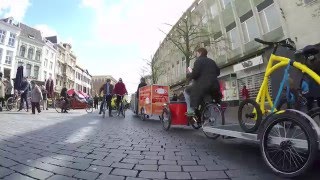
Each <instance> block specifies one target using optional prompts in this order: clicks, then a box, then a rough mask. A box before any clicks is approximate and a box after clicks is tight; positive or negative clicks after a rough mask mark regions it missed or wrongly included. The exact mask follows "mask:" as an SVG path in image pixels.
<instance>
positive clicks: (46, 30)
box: [34, 24, 58, 37]
mask: <svg viewBox="0 0 320 180" xmlns="http://www.w3.org/2000/svg"><path fill="white" fill-rule="evenodd" d="M34 28H35V29H38V30H39V31H41V33H42V35H43V36H44V37H48V36H55V35H57V34H58V33H57V31H56V30H55V29H53V28H51V27H49V26H48V25H47V24H37V25H35V26H34Z"/></svg>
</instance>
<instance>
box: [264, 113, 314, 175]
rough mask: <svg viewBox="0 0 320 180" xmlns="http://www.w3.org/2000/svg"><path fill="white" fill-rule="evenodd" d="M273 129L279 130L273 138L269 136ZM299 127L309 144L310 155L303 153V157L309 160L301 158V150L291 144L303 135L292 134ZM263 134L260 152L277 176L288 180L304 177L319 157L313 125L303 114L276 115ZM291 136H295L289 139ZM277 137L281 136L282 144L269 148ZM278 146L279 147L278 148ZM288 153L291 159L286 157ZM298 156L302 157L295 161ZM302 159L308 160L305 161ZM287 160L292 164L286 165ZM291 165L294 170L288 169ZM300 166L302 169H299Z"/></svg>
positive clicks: (265, 127)
mask: <svg viewBox="0 0 320 180" xmlns="http://www.w3.org/2000/svg"><path fill="white" fill-rule="evenodd" d="M285 122H290V123H288V124H286V123H285ZM281 123H283V125H282V126H281ZM278 124H279V125H278ZM286 125H290V126H289V127H287V126H286ZM292 125H293V126H294V130H293V129H292V128H291V126H292ZM273 127H276V129H277V130H276V132H278V133H275V132H274V133H273V134H274V135H273V136H269V135H271V134H272V132H273V131H272V130H273ZM279 127H280V128H282V129H284V131H281V129H280V130H279ZM297 127H298V128H299V131H301V132H302V133H303V134H305V136H306V137H305V138H306V142H307V143H308V144H307V145H306V147H308V150H307V152H308V154H306V153H303V155H304V156H307V158H305V157H303V156H300V155H301V154H300V155H299V154H298V153H299V152H300V153H301V150H299V151H296V150H295V148H294V147H292V146H294V143H293V144H291V143H292V142H291V141H293V140H294V139H298V137H299V136H300V134H301V135H302V133H300V134H299V132H298V134H299V136H294V135H295V134H294V133H292V134H291V133H290V132H291V131H294V132H296V130H297ZM286 129H288V130H286ZM290 130H291V131H290ZM281 132H284V133H281ZM261 133H262V136H261V137H262V139H261V141H260V150H261V153H262V157H263V160H264V162H265V163H266V165H267V166H268V167H269V168H270V169H271V170H272V171H273V172H274V173H276V174H277V175H280V176H282V177H286V178H290V177H296V176H299V175H302V174H303V173H305V172H306V171H307V170H308V168H309V167H310V166H311V165H312V164H313V162H314V161H315V159H316V157H317V152H318V143H317V139H318V137H317V134H316V132H315V131H314V129H313V128H312V125H311V124H310V123H309V122H308V119H307V118H306V117H305V116H304V115H302V114H299V113H296V112H292V111H285V112H283V113H279V114H274V115H273V116H272V117H271V118H270V119H268V121H266V123H265V124H264V128H263V129H262V132H261ZM290 134H291V136H293V137H292V138H289V135H290ZM276 135H278V136H279V137H278V139H280V140H281V142H280V143H278V142H277V143H276V144H274V145H273V146H272V147H269V148H268V143H269V144H272V143H271V142H272V140H271V139H272V137H275V136H276ZM280 136H285V137H286V138H281V137H280ZM303 139H304V138H303ZM276 146H279V147H278V148H277V147H276ZM287 149H289V150H287ZM291 149H293V150H291ZM278 152H282V153H283V164H285V165H282V166H279V165H278V164H279V162H280V161H279V159H280V158H279V156H280V155H281V153H278ZM286 152H289V153H290V158H288V157H287V156H286V155H285V153H286ZM296 154H297V155H298V156H300V157H299V158H298V159H295V158H297V155H296ZM291 155H292V157H291ZM293 155H295V157H293ZM302 157H303V158H304V159H306V160H305V161H304V159H302ZM285 160H289V161H290V163H288V162H287V163H284V162H285ZM291 160H293V161H294V163H291ZM297 162H298V163H300V164H301V165H300V164H297ZM280 163H281V162H280ZM291 164H294V165H295V167H294V168H293V169H292V168H288V167H286V166H291ZM298 165H299V166H301V167H298ZM286 168H287V169H286Z"/></svg>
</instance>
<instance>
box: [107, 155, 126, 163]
mask: <svg viewBox="0 0 320 180" xmlns="http://www.w3.org/2000/svg"><path fill="white" fill-rule="evenodd" d="M127 158H128V157H127ZM122 159H123V157H112V156H107V157H105V158H104V159H103V160H104V161H111V162H120V161H121V160H122ZM128 159H129V158H128Z"/></svg>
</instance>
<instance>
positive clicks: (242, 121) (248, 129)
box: [238, 99, 262, 133]
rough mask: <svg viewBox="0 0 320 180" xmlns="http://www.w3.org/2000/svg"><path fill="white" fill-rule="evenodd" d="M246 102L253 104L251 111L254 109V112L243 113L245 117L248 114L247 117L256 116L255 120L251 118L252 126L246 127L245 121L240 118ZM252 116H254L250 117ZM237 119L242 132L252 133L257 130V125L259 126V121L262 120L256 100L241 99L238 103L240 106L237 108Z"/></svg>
mask: <svg viewBox="0 0 320 180" xmlns="http://www.w3.org/2000/svg"><path fill="white" fill-rule="evenodd" d="M247 104H251V105H253V107H254V109H253V110H252V111H254V110H256V113H255V114H254V113H250V115H249V114H245V116H246V118H247V116H248V117H249V116H250V117H249V118H251V119H253V118H256V120H253V121H254V122H255V123H254V124H253V126H252V127H247V125H246V123H245V122H244V120H243V118H242V115H243V108H244V107H245V105H247ZM252 116H254V117H253V118H252ZM238 121H239V124H240V126H241V129H242V130H243V131H244V132H246V133H253V132H255V131H257V130H258V128H259V126H260V124H261V121H262V112H261V109H260V106H259V104H258V103H257V102H256V101H254V100H252V99H246V100H244V101H242V102H241V103H240V106H239V109H238Z"/></svg>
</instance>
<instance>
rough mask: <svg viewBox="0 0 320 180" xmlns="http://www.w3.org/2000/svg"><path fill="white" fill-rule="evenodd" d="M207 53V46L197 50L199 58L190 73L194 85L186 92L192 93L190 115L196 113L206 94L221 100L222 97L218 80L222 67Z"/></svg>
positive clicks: (189, 103)
mask: <svg viewBox="0 0 320 180" xmlns="http://www.w3.org/2000/svg"><path fill="white" fill-rule="evenodd" d="M207 54H208V51H207V50H206V49H205V48H199V49H198V50H197V52H196V55H197V60H196V61H195V63H194V67H193V70H192V72H191V73H190V74H188V77H189V78H190V79H191V80H193V82H192V85H191V86H190V87H188V88H187V89H186V94H187V95H190V102H187V103H188V107H189V108H188V113H187V114H188V116H193V115H194V110H195V109H196V108H197V107H198V106H199V104H200V103H201V101H202V99H203V98H204V97H205V96H206V95H212V96H213V98H214V99H215V100H216V101H219V98H220V86H219V81H218V76H219V75H220V69H219V68H218V66H217V64H216V63H215V62H214V61H213V60H212V59H210V58H208V57H207ZM187 99H188V98H187V97H186V100H187Z"/></svg>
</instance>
